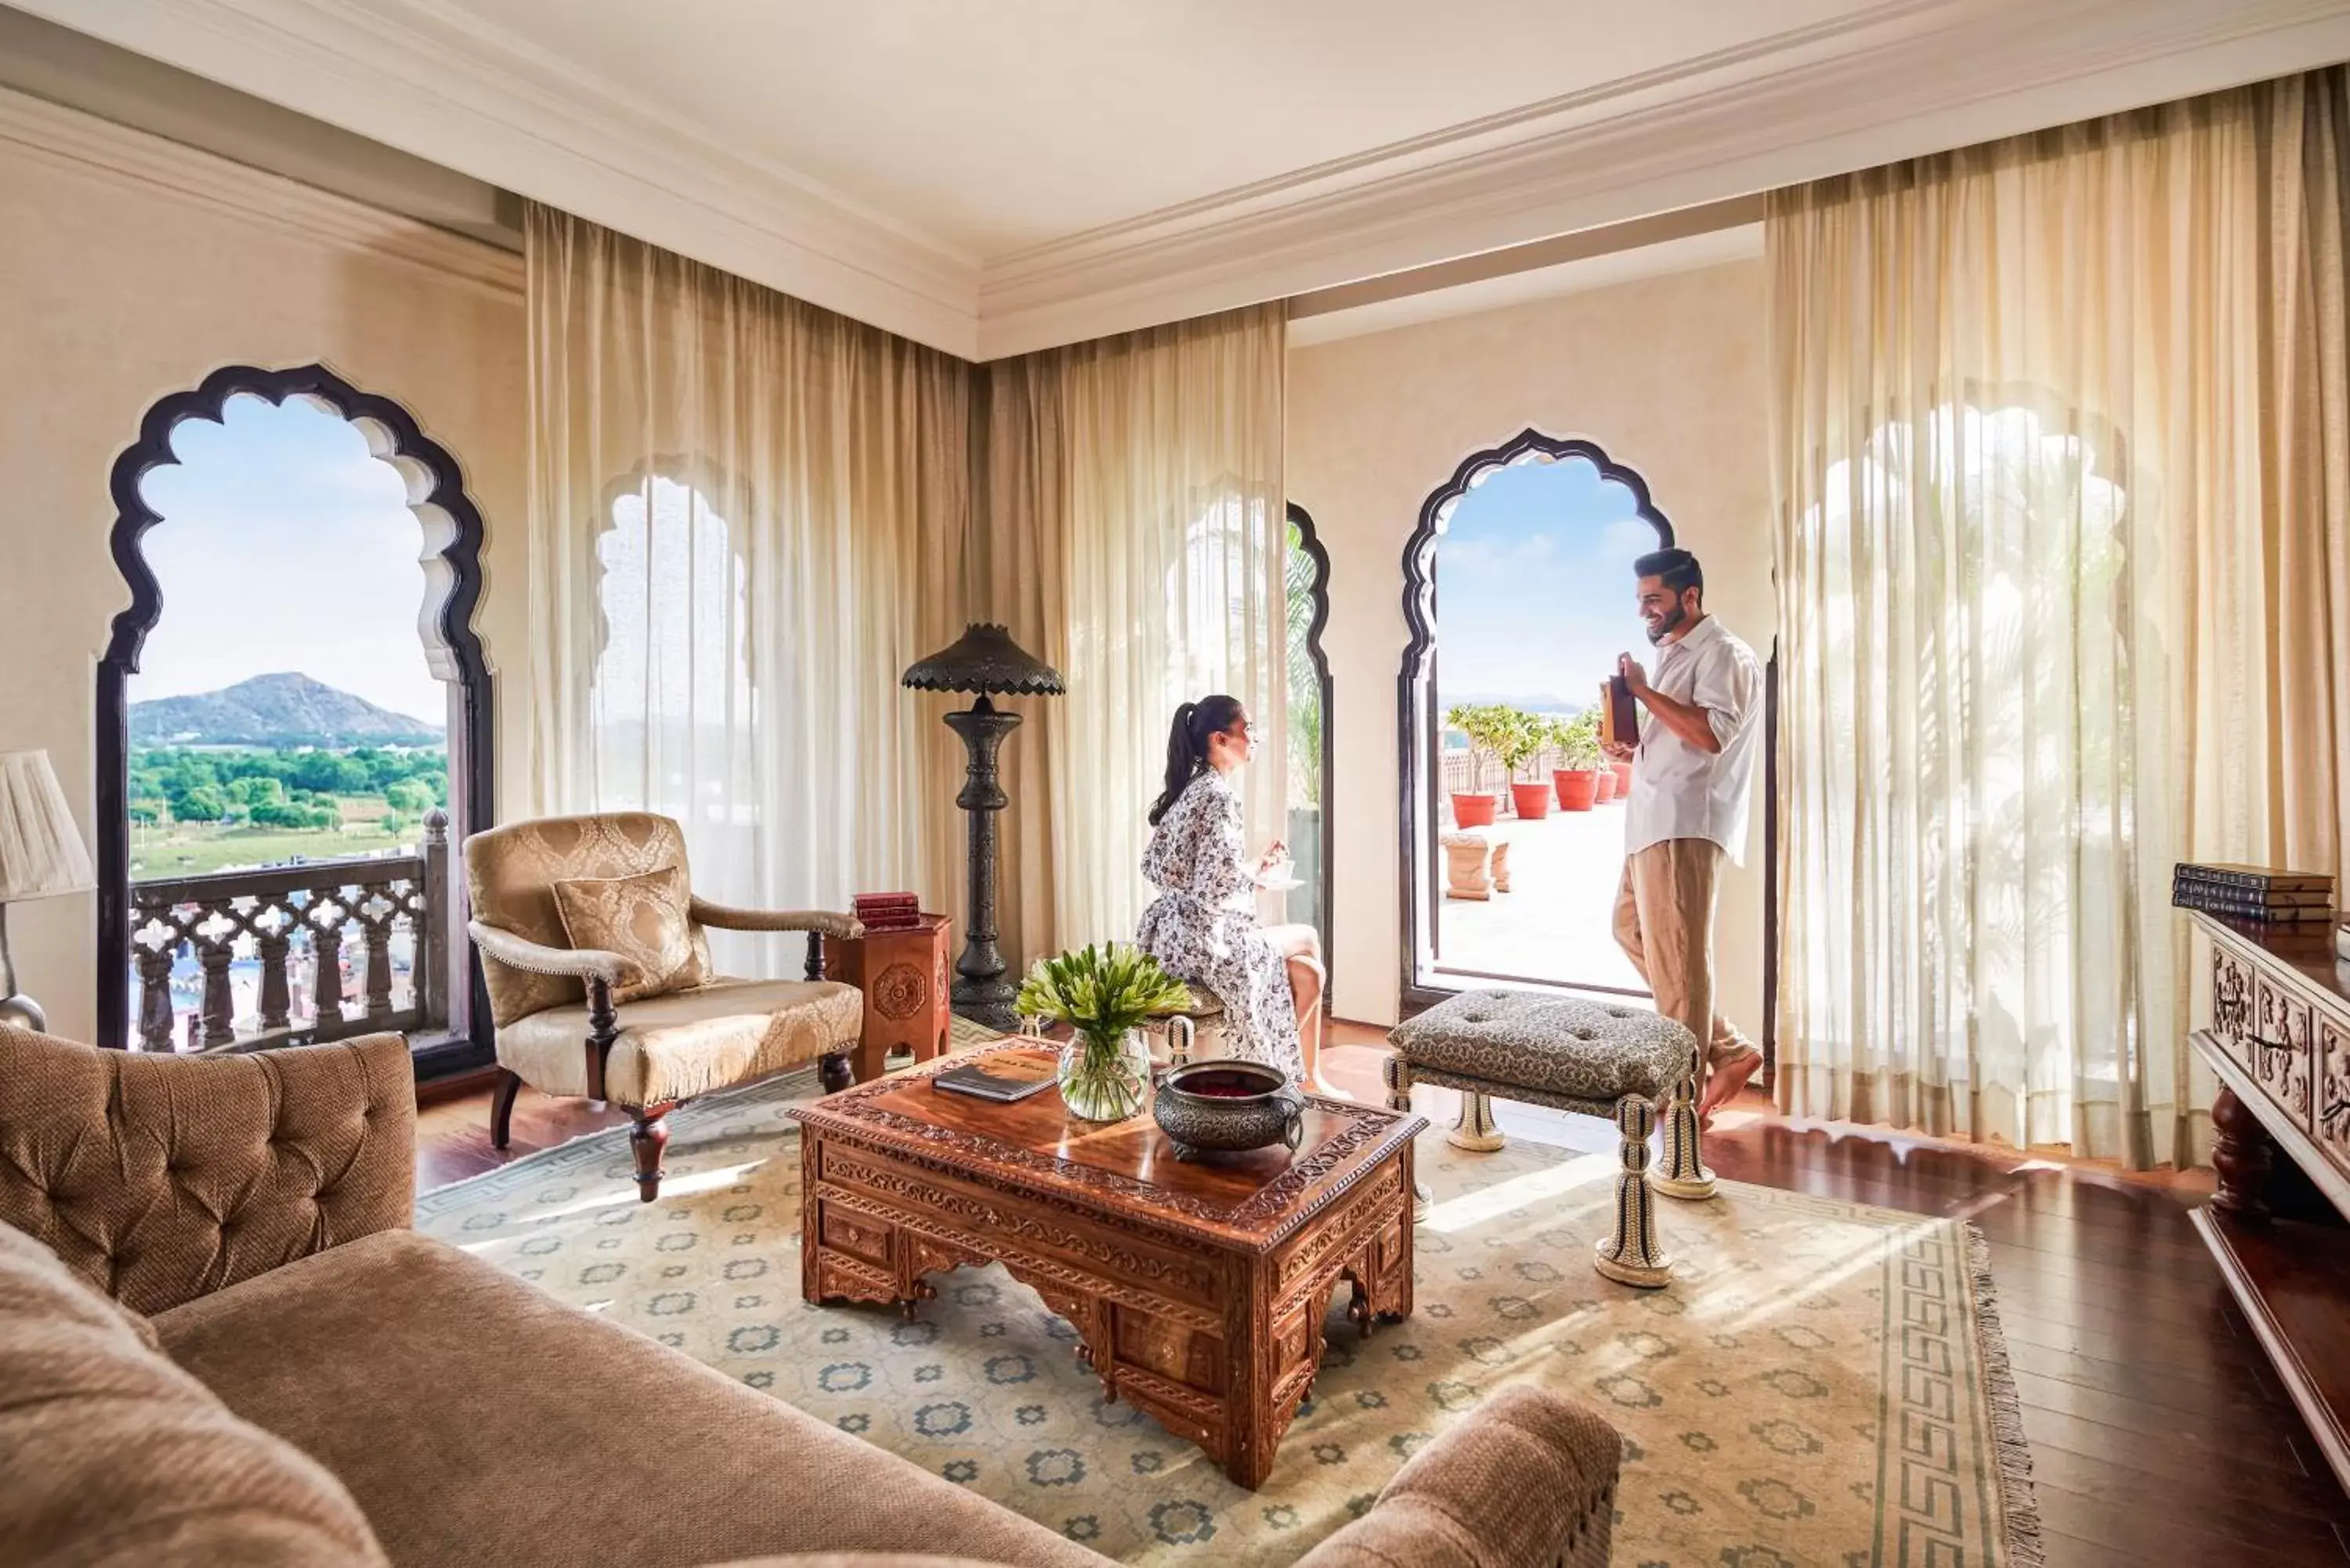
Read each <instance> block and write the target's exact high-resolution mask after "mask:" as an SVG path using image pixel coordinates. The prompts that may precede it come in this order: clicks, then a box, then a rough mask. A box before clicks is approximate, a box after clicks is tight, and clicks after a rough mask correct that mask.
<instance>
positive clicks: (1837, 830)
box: [1767, 67, 2350, 1166]
mask: <svg viewBox="0 0 2350 1568" xmlns="http://www.w3.org/2000/svg"><path fill="white" fill-rule="evenodd" d="M2345 140H2350V134H2346V133H2345V72H2344V71H2343V70H2342V69H2341V68H2338V67H2337V68H2335V69H2333V70H2329V71H2325V72H2320V73H2316V74H2314V75H2310V76H2305V77H2299V78H2288V79H2285V80H2281V81H2275V82H2269V83H2264V84H2262V85H2259V86H2257V87H2253V88H2244V89H2241V90H2238V91H2233V92H2228V93H2221V94H2217V95H2214V96H2211V97H2208V98H2203V99H2194V100H2190V101H2187V102H2183V103H2178V104H2172V105H2168V106H2165V107H2163V108H2160V109H2150V110H2146V111H2142V112H2138V113H2133V114H2128V115H2121V116H2116V117H2112V118H2109V119H2101V120H2096V121H2093V122H2089V123H2085V124H2081V125H2074V126H2069V127H2066V128H2064V129H2062V130H2054V131H2050V132H2046V133H2043V134H2041V135H2036V136H2032V137H2025V138H2019V139H2015V140H2008V141H2002V142H1997V143H1993V144H1990V145H1987V146H1982V147H1975V148H1970V149H1966V150H1963V151H1957V152H1952V153H1948V154H1943V155H1939V156H1937V157H1933V158H1928V159H1921V160H1918V161H1912V162H1908V163H1902V164H1897V165H1893V166H1890V167H1887V168H1884V169H1878V170H1874V171H1868V172H1866V173H1862V174H1857V175H1854V176H1850V177H1846V178H1843V179H1837V180H1831V181H1825V182H1819V183H1816V184H1814V185H1809V186H1804V187H1800V188H1797V189H1793V190H1788V191H1783V192H1777V193H1775V194H1774V195H1773V197H1772V199H1771V204H1770V213H1769V218H1768V223H1767V244H1768V252H1769V265H1770V268H1771V275H1772V280H1771V294H1770V354H1771V366H1772V369H1771V375H1772V400H1773V408H1772V413H1773V470H1774V473H1773V477H1774V486H1775V501H1776V517H1775V522H1774V527H1775V559H1776V567H1777V586H1778V598H1779V612H1780V625H1781V628H1782V631H1781V636H1782V639H1783V641H1782V702H1781V714H1782V719H1781V722H1782V729H1781V732H1780V759H1781V761H1780V779H1781V791H1782V799H1781V814H1780V822H1781V829H1780V833H1781V836H1780V845H1779V850H1780V853H1781V855H1782V857H1783V859H1782V865H1783V867H1785V873H1786V874H1785V876H1784V877H1783V878H1782V880H1781V888H1782V891H1781V897H1780V909H1779V917H1780V930H1781V939H1782V949H1781V950H1782V961H1781V965H1780V986H1779V995H1778V999H1777V1000H1778V1006H1779V1029H1778V1037H1779V1041H1780V1052H1781V1060H1780V1066H1779V1071H1778V1076H1777V1084H1778V1090H1777V1093H1778V1096H1779V1098H1780V1102H1781V1104H1782V1106H1783V1107H1784V1108H1786V1109H1787V1110H1789V1111H1791V1112H1793V1113H1794V1114H1797V1115H1803V1116H1832V1117H1838V1118H1847V1119H1854V1120H1862V1121H1878V1122H1887V1123H1892V1124H1895V1125H1898V1126H1913V1127H1920V1128H1923V1129H1925V1130H1927V1131H1929V1132H1933V1133H1939V1134H1956V1135H1960V1136H1965V1137H1998V1138H2001V1139H2003V1140H2005V1141H2007V1142H2010V1143H2012V1144H2015V1145H2019V1146H2022V1145H2028V1144H2035V1143H2063V1144H2070V1145H2071V1146H2072V1147H2074V1150H2076V1151H2077V1152H2079V1153H2082V1154H2085V1155H2090V1156H2097V1157H2110V1158H2117V1159H2120V1160H2122V1161H2124V1162H2126V1163H2128V1164H2130V1165H2134V1166H2142V1165H2147V1164H2151V1163H2160V1162H2164V1161H2171V1160H2178V1161H2185V1160H2188V1159H2191V1158H2198V1157H2199V1140H2200V1138H2201V1137H2202V1136H2203V1129H2202V1128H2201V1127H2199V1125H2198V1119H2199V1117H2200V1116H2202V1112H2201V1111H2200V1109H2199V1107H2200V1106H2202V1105H2203V1104H2205V1103H2207V1102H2206V1099H2205V1096H2204V1095H2203V1093H2202V1086H2201V1085H2198V1084H2195V1083H2192V1082H2190V1075H2189V1054H2188V1052H2187V1048H2186V1042H2185V1023H2186V1018H2187V1015H2188V1013H2187V1002H2188V992H2189V987H2190V983H2191V976H2192V967H2193V966H2192V964H2191V962H2190V958H2191V955H2190V953H2189V947H2188V939H2187V937H2186V935H2185V932H2184V930H2183V929H2182V923H2181V922H2180V921H2179V920H2178V919H2177V918H2176V917H2175V916H2174V915H2173V913H2172V911H2171V910H2170V909H2168V884H2169V878H2170V873H2171V867H2172V865H2173V863H2174V862H2175V861H2177V860H2178V859H2182V858H2189V857H2194V858H2206V859H2220V858H2224V859H2241V860H2251V861H2264V862H2269V863H2273V864H2280V865H2289V866H2293V867H2309V868H2319V869H2324V870H2327V871H2335V872H2338V870H2339V868H2340V865H2341V857H2342V847H2343V845H2344V843H2345V826H2346V825H2350V818H2345V806H2350V802H2345V790H2344V787H2343V783H2342V778H2341V774H2342V769H2343V766H2344V762H2345V755H2350V753H2345V746H2350V691H2345V662H2344V661H2345V654H2350V513H2345V496H2350V441H2345V410H2344V391H2345V332H2344V290H2345V280H2344V275H2343V249H2344V238H2345V231H2344V212H2345V164H2344V151H2345Z"/></svg>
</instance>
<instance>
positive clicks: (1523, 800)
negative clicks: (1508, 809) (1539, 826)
mask: <svg viewBox="0 0 2350 1568" xmlns="http://www.w3.org/2000/svg"><path fill="white" fill-rule="evenodd" d="M1510 804H1511V805H1514V806H1516V807H1517V810H1518V815H1519V816H1520V817H1521V818H1522V819H1523V820H1525V821H1528V822H1534V821H1538V820H1540V819H1541V818H1543V817H1545V816H1548V815H1550V785H1548V784H1512V785H1511V786H1510Z"/></svg>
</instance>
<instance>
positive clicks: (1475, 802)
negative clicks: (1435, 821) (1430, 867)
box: [1444, 703, 1513, 827]
mask: <svg viewBox="0 0 2350 1568" xmlns="http://www.w3.org/2000/svg"><path fill="white" fill-rule="evenodd" d="M1512 711H1513V710H1511V709H1508V708H1503V707H1497V706H1494V705H1493V704H1491V703H1478V704H1469V703H1461V704H1457V705H1455V706H1453V707H1451V708H1448V709H1446V710H1445V711H1444V727H1445V728H1446V729H1448V730H1458V731H1460V732H1461V734H1462V735H1464V736H1466V737H1467V738H1468V741H1469V756H1470V770H1471V772H1470V780H1469V786H1470V787H1469V788H1468V789H1467V790H1465V791H1461V790H1456V791H1454V792H1453V794H1452V822H1453V826H1457V827H1490V826H1492V824H1493V813H1494V810H1495V809H1496V807H1497V805H1498V804H1499V803H1498V802H1496V801H1495V800H1494V798H1493V796H1492V795H1491V794H1487V793H1486V792H1485V791H1484V790H1482V789H1481V788H1479V787H1478V786H1479V785H1481V784H1483V783H1484V782H1485V761H1486V759H1487V758H1489V757H1492V758H1498V757H1500V755H1501V754H1502V737H1503V735H1504V734H1505V733H1506V732H1508V730H1509V728H1510V723H1511V713H1512Z"/></svg>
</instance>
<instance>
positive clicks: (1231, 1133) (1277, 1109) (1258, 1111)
mask: <svg viewBox="0 0 2350 1568" xmlns="http://www.w3.org/2000/svg"><path fill="white" fill-rule="evenodd" d="M1150 1115H1151V1117H1152V1119H1154V1120H1155V1121H1157V1122H1158V1123H1159V1131H1160V1132H1163V1133H1165V1134H1166V1135H1167V1137H1168V1140H1169V1141H1170V1142H1171V1143H1173V1144H1174V1146H1175V1158H1178V1159H1197V1158H1199V1157H1200V1156H1201V1155H1202V1154H1206V1153H1211V1152H1214V1153H1224V1154H1238V1153H1241V1152H1243V1151H1244V1150H1247V1149H1252V1148H1264V1147H1268V1146H1270V1145H1273V1144H1276V1143H1278V1144H1284V1145H1286V1146H1288V1147H1289V1148H1290V1150H1291V1151H1292V1152H1293V1153H1294V1152H1295V1150H1296V1148H1297V1145H1298V1142H1299V1140H1300V1139H1302V1138H1303V1137H1305V1094H1304V1093H1303V1092H1302V1091H1300V1090H1299V1088H1298V1087H1297V1085H1295V1084H1293V1083H1291V1082H1290V1081H1289V1075H1288V1074H1286V1073H1284V1072H1283V1071H1281V1069H1280V1068H1278V1067H1268V1066H1266V1065H1265V1064H1263V1063H1262V1062H1240V1061H1222V1062H1194V1063H1192V1064H1190V1065H1189V1066H1184V1067H1177V1068H1175V1069H1173V1070H1172V1071H1170V1073H1169V1074H1168V1075H1166V1077H1164V1078H1162V1079H1160V1080H1159V1092H1158V1093H1157V1094H1156V1095H1154V1096H1151V1100H1150Z"/></svg>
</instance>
